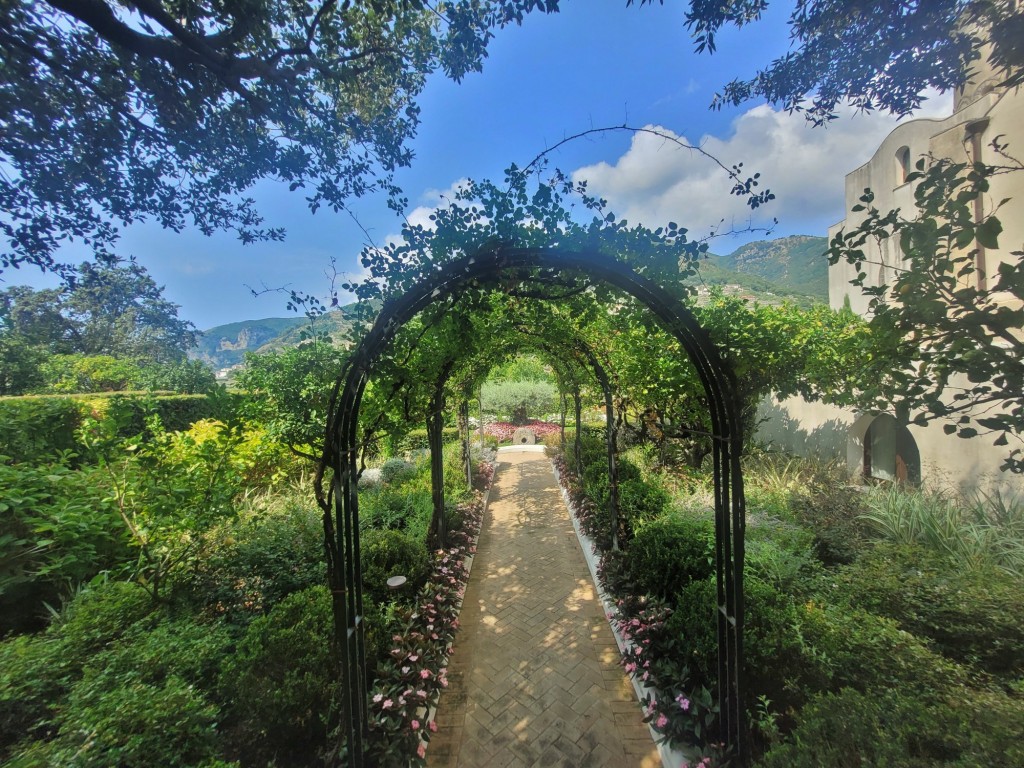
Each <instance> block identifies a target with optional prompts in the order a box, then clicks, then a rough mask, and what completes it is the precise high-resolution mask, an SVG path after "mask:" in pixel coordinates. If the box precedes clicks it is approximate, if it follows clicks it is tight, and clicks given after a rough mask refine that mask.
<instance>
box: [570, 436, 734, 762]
mask: <svg viewBox="0 0 1024 768" xmlns="http://www.w3.org/2000/svg"><path fill="white" fill-rule="evenodd" d="M552 461H553V462H554V465H555V469H556V473H557V475H558V478H559V481H560V482H561V484H562V486H563V488H564V489H565V492H566V495H567V496H568V498H569V502H570V510H571V512H572V514H573V516H574V517H575V518H576V520H577V522H578V523H579V527H580V530H581V531H582V532H583V534H584V535H586V536H587V537H588V538H590V539H591V540H592V541H599V540H601V534H602V531H600V530H599V529H598V526H599V521H600V518H599V515H598V514H597V508H596V506H595V504H594V501H593V500H592V499H591V498H590V497H589V496H588V495H587V493H586V491H585V489H584V488H583V484H582V482H581V481H580V478H579V476H578V475H577V474H576V471H575V469H574V468H573V467H572V466H571V465H570V463H569V462H568V461H567V460H566V458H565V455H564V453H561V452H559V453H557V454H556V455H554V456H552ZM597 554H598V566H597V575H598V580H599V581H600V582H601V586H602V588H603V589H604V591H605V593H606V594H608V595H610V596H611V597H612V599H614V600H615V606H614V608H613V610H612V611H610V612H609V613H608V620H609V622H611V624H612V626H613V627H614V628H615V630H616V632H617V633H618V634H619V636H620V637H621V638H622V639H623V640H624V641H625V649H624V651H623V655H622V658H621V659H620V661H619V663H620V665H621V666H622V667H623V668H624V669H625V670H626V672H627V673H628V674H629V675H630V676H631V677H633V678H635V679H636V680H637V682H638V683H639V684H640V685H641V686H642V687H646V688H647V689H649V692H648V693H647V694H646V695H645V696H644V697H643V699H642V701H641V704H642V705H643V711H644V722H646V723H648V724H649V725H650V726H651V727H652V728H653V729H654V730H655V731H656V732H657V733H659V734H660V735H661V737H662V740H664V741H666V742H667V743H668V744H670V745H671V746H674V747H682V748H685V749H688V750H691V751H692V750H693V749H694V748H697V749H699V750H700V756H699V758H700V759H699V762H697V763H694V764H693V768H710V766H711V765H713V764H715V763H716V762H717V761H719V760H720V759H721V750H720V749H719V748H718V746H717V745H715V744H711V743H709V742H708V741H707V738H708V736H709V735H710V734H711V733H713V732H714V731H713V728H714V725H715V722H716V720H717V718H718V704H717V703H716V702H715V700H714V697H713V696H712V694H711V692H710V691H709V690H708V689H707V688H706V687H705V686H703V685H699V684H696V682H695V681H694V680H692V675H691V674H690V669H689V666H688V665H687V664H686V661H685V660H686V654H687V648H686V647H685V644H684V643H683V642H682V639H681V638H679V637H674V636H673V633H672V632H670V631H669V630H668V629H667V626H666V625H667V622H668V619H669V617H670V616H671V614H672V609H671V608H670V607H669V606H668V605H667V604H666V603H665V602H664V601H662V600H659V599H657V598H654V597H651V596H649V595H636V594H634V593H633V585H632V584H631V583H629V582H628V580H627V579H626V577H625V572H626V570H627V569H625V563H624V562H623V558H624V557H625V556H626V555H625V553H623V552H610V551H598V553H597ZM684 765H688V764H684Z"/></svg>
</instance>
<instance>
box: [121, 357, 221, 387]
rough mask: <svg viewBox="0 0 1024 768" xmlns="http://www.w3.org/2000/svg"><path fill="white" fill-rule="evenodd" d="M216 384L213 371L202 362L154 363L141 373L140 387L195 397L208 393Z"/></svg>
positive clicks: (144, 366) (145, 367)
mask: <svg viewBox="0 0 1024 768" xmlns="http://www.w3.org/2000/svg"><path fill="white" fill-rule="evenodd" d="M216 383H217V379H216V377H215V376H214V373H213V369H212V368H210V366H209V365H207V364H206V363H204V362H203V361H202V360H171V361H168V362H163V363H152V364H149V365H143V366H142V368H141V370H140V371H139V385H140V386H141V387H142V388H143V389H149V390H161V391H165V392H179V393H181V394H188V395H195V394H201V393H204V392H208V391H209V390H210V389H211V388H212V387H214V386H215V385H216Z"/></svg>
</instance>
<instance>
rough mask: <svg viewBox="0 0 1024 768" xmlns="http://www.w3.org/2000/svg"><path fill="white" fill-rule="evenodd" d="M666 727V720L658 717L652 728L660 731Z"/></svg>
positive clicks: (662, 716) (661, 716)
mask: <svg viewBox="0 0 1024 768" xmlns="http://www.w3.org/2000/svg"><path fill="white" fill-rule="evenodd" d="M666 725H668V718H667V717H665V716H664V715H658V719H657V720H656V721H655V722H654V727H655V728H657V729H658V730H659V731H662V730H664V729H665V726H666Z"/></svg>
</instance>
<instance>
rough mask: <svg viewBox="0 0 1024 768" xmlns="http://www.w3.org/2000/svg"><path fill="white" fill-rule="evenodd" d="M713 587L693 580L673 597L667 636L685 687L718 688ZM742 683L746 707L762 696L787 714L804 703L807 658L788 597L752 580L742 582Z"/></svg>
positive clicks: (705, 581) (711, 583) (709, 581)
mask: <svg viewBox="0 0 1024 768" xmlns="http://www.w3.org/2000/svg"><path fill="white" fill-rule="evenodd" d="M717 605H718V588H717V586H716V583H715V578H714V576H710V577H706V578H703V579H700V580H694V581H692V582H690V583H689V584H688V585H686V586H685V587H684V588H683V589H681V590H680V591H679V592H678V593H677V594H676V595H675V608H674V610H673V613H672V615H671V616H670V617H669V620H668V622H667V625H666V627H667V631H668V632H669V633H670V634H671V636H672V637H673V638H675V646H676V648H677V649H679V654H680V658H679V662H680V663H682V664H685V667H686V669H687V673H688V676H689V680H690V686H692V687H696V686H704V687H706V688H708V689H709V690H712V691H713V690H716V687H717V685H718V609H717ZM744 607H745V622H746V626H745V632H744V636H743V637H744V639H743V643H744V681H745V687H746V690H745V696H746V706H747V707H748V708H752V707H753V705H754V702H755V701H756V700H757V699H758V698H759V697H762V696H766V697H767V698H768V699H769V700H771V701H772V702H773V704H774V705H776V706H777V707H779V708H782V709H788V708H790V707H792V706H797V705H799V704H800V703H802V702H803V701H804V700H806V697H807V693H806V692H805V690H804V687H803V685H802V678H803V677H804V674H805V672H804V667H805V665H806V661H807V660H806V658H805V655H804V647H803V644H802V642H801V638H800V635H799V633H798V632H797V628H796V627H797V621H798V611H797V607H796V605H795V603H794V600H793V598H792V597H791V596H790V595H788V594H786V593H785V592H782V591H780V590H779V589H777V588H775V587H774V586H772V585H771V584H768V583H765V582H763V581H760V580H759V579H757V578H747V579H745V580H744Z"/></svg>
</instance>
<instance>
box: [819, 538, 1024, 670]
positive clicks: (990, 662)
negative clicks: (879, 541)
mask: <svg viewBox="0 0 1024 768" xmlns="http://www.w3.org/2000/svg"><path fill="white" fill-rule="evenodd" d="M827 584H828V585H829V588H830V599H832V600H836V601H838V602H847V603H850V604H852V605H856V606H859V607H861V608H864V609H866V610H869V611H872V612H875V613H878V614H880V615H883V616H888V617H890V618H891V619H893V620H895V621H897V622H898V623H899V625H900V626H901V627H902V628H903V629H905V630H907V631H908V632H912V633H914V634H916V635H920V636H921V637H925V638H928V639H929V640H930V641H931V642H932V643H933V644H934V647H935V648H936V649H937V650H939V651H940V652H941V653H943V654H944V655H946V656H948V657H949V658H951V659H955V660H957V661H959V662H962V663H966V664H973V665H976V666H978V667H979V668H981V669H983V670H984V671H986V672H989V673H992V674H995V675H1000V676H1003V677H1007V678H1012V677H1018V676H1021V675H1022V674H1024V610H1022V609H1021V602H1020V601H1021V595H1022V594H1024V581H1021V580H1020V579H1019V578H1017V577H1015V576H1013V575H1012V574H1010V573H1008V572H1007V571H1004V570H1002V569H1000V568H995V567H991V566H990V567H988V568H978V569H975V570H973V571H967V570H964V569H962V568H960V567H959V566H958V564H957V563H954V562H951V561H950V560H949V559H947V558H945V557H942V556H940V555H937V554H935V553H933V552H929V551H928V550H925V549H923V548H921V547H913V546H911V547H907V546H903V547H901V546H894V545H880V546H878V547H876V548H874V549H873V550H871V551H870V552H868V553H867V554H865V555H864V556H863V557H862V558H860V559H859V560H858V561H857V562H855V563H853V564H852V565H849V566H846V567H844V568H842V569H839V570H838V571H836V572H835V573H834V574H832V575H830V578H829V579H828V580H827Z"/></svg>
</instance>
